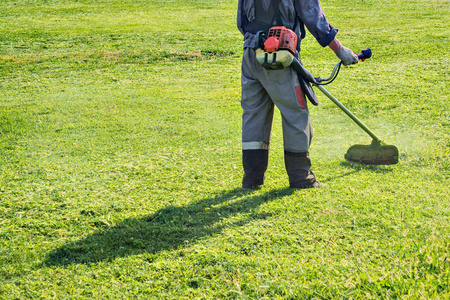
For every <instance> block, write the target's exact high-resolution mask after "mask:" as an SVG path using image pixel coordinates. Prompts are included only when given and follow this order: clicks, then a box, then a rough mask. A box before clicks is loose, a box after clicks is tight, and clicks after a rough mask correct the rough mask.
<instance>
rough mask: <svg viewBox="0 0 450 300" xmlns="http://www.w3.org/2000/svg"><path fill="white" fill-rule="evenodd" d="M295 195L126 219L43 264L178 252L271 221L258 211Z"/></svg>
mask: <svg viewBox="0 0 450 300" xmlns="http://www.w3.org/2000/svg"><path fill="white" fill-rule="evenodd" d="M292 193H293V190H291V189H289V188H284V189H277V190H271V191H268V192H266V193H264V194H259V193H246V192H242V191H241V190H240V189H239V190H238V189H236V190H232V191H230V192H227V193H225V194H221V195H217V196H215V197H210V198H206V199H203V200H200V201H197V202H192V203H189V204H188V205H185V206H173V205H170V206H167V207H165V208H163V209H161V210H159V211H157V212H155V213H153V214H151V215H150V216H144V217H142V218H131V219H126V220H124V221H123V222H121V223H120V224H118V225H116V226H114V227H111V228H108V229H105V230H101V231H98V232H95V233H93V234H91V235H89V236H87V237H85V238H83V239H80V240H78V241H75V242H72V243H69V244H66V245H63V246H62V247H60V248H57V249H55V250H53V251H52V252H51V253H49V254H48V255H47V257H46V259H45V261H44V263H43V264H44V265H45V266H64V265H70V264H92V263H97V262H101V261H112V260H113V259H115V258H119V257H126V256H130V255H137V254H142V253H150V254H157V253H158V252H161V251H165V250H172V249H178V248H179V247H180V246H183V245H186V244H190V243H193V242H195V241H197V240H198V239H200V238H203V237H207V236H211V235H214V234H217V233H219V232H221V231H222V230H223V229H224V228H228V227H232V226H242V225H245V224H247V223H248V222H251V221H252V220H255V219H264V218H267V217H270V216H271V213H267V212H265V213H260V212H258V211H257V210H256V209H257V208H258V207H259V206H260V205H261V204H263V203H266V202H269V201H273V200H276V199H279V198H282V197H284V196H287V195H290V194H292ZM238 214H244V215H246V217H245V218H243V219H242V218H236V219H238V221H233V218H232V217H233V216H236V215H238Z"/></svg>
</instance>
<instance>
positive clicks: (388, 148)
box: [345, 140, 398, 165]
mask: <svg viewBox="0 0 450 300" xmlns="http://www.w3.org/2000/svg"><path fill="white" fill-rule="evenodd" d="M345 159H346V160H347V161H348V162H351V163H356V164H363V165H394V164H396V163H398V149H397V147H395V146H393V145H383V144H381V143H380V142H379V141H376V140H373V141H372V144H370V145H353V146H351V147H350V148H349V149H348V150H347V153H346V154H345Z"/></svg>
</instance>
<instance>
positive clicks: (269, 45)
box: [264, 26, 297, 54]
mask: <svg viewBox="0 0 450 300" xmlns="http://www.w3.org/2000/svg"><path fill="white" fill-rule="evenodd" d="M264 48H265V50H266V51H267V52H275V51H278V50H288V51H289V52H291V53H292V54H295V51H296V50H297V35H296V34H295V32H293V31H292V30H290V29H287V28H286V27H284V26H274V27H272V28H270V30H269V34H268V38H267V40H266V42H265V43H264Z"/></svg>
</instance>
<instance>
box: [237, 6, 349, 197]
mask: <svg viewBox="0 0 450 300" xmlns="http://www.w3.org/2000/svg"><path fill="white" fill-rule="evenodd" d="M237 26H238V28H239V30H240V31H241V33H242V34H243V35H244V54H243V59H242V74H241V86H242V97H241V105H242V108H243V116H242V161H243V167H244V177H243V180H242V188H243V189H245V190H247V189H257V188H258V187H259V186H260V185H262V184H263V183H264V173H265V171H266V170H267V165H268V159H269V143H270V134H271V128H272V120H273V113H274V105H276V106H277V107H278V109H279V110H280V112H281V116H282V129H283V143H284V160H285V167H286V171H287V174H288V176H289V186H290V187H291V188H293V189H302V188H311V187H317V186H319V185H320V183H319V182H318V181H317V180H316V177H315V175H314V173H313V172H312V171H311V160H310V157H309V146H310V144H311V139H312V127H311V120H310V118H309V111H308V108H307V106H306V101H305V95H304V91H302V90H301V88H300V82H299V78H298V76H297V74H296V72H295V71H294V70H293V69H292V68H290V67H289V68H285V69H281V70H266V69H264V68H263V67H262V66H261V65H260V64H259V63H258V62H257V60H256V54H255V51H254V50H253V48H255V46H257V44H258V41H257V38H256V33H257V32H258V31H261V30H262V31H264V32H266V33H267V32H268V31H269V29H270V28H271V27H273V26H285V27H286V28H288V29H291V30H292V31H294V32H295V33H296V34H297V37H298V45H297V49H298V51H300V44H301V40H302V38H304V37H305V26H306V28H307V29H308V31H309V32H310V33H311V34H312V35H313V36H314V37H315V38H316V40H317V41H318V42H319V44H320V45H321V46H322V47H326V46H328V47H330V48H331V49H332V50H333V51H334V52H335V53H336V55H337V57H338V58H339V59H340V60H341V61H342V62H343V64H344V65H349V64H355V63H357V62H358V58H357V56H356V55H355V54H354V53H353V52H352V51H351V50H350V49H347V48H345V47H343V46H342V45H341V44H340V42H339V41H338V39H337V38H336V34H337V31H338V29H336V28H335V27H333V26H332V25H331V24H330V23H329V22H328V20H327V19H326V17H325V14H324V13H323V11H322V8H321V7H320V4H319V0H239V3H238V13H237Z"/></svg>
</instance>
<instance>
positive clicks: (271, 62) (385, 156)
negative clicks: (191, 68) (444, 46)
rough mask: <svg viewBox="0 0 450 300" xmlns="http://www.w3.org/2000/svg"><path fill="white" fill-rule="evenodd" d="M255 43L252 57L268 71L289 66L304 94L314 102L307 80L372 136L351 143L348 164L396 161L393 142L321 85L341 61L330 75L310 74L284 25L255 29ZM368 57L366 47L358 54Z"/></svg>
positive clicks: (375, 163) (334, 76) (331, 77)
mask: <svg viewBox="0 0 450 300" xmlns="http://www.w3.org/2000/svg"><path fill="white" fill-rule="evenodd" d="M257 38H258V40H259V45H258V46H257V47H256V48H255V51H256V58H257V60H258V61H259V63H260V64H261V65H262V66H263V67H264V68H265V69H268V70H277V69H283V68H286V67H289V66H290V67H292V68H293V69H294V70H295V71H296V72H297V73H298V74H299V75H300V76H299V79H300V84H301V85H302V89H303V90H304V92H305V94H306V96H307V97H308V98H309V99H310V100H311V102H312V103H313V104H314V105H317V104H318V102H317V98H316V97H315V94H314V92H313V91H312V89H311V86H310V85H309V83H311V84H312V85H313V86H314V87H317V88H318V89H319V90H320V91H321V92H322V93H324V94H325V96H327V97H328V98H329V99H330V100H331V101H333V103H334V104H336V105H337V106H338V107H339V108H340V109H341V110H342V111H343V112H345V113H346V114H347V116H349V117H350V118H351V119H352V120H353V121H354V122H355V123H356V124H357V125H358V126H359V127H361V128H362V129H363V130H364V131H365V132H366V133H367V134H369V135H370V137H372V139H373V140H372V143H371V144H370V145H353V146H351V147H350V148H349V149H348V150H347V153H346V154H345V159H346V160H347V161H349V162H351V163H359V164H365V165H391V164H396V163H398V149H397V147H395V146H393V145H387V144H386V143H384V142H383V141H382V140H381V139H380V138H379V137H378V136H376V135H375V134H374V133H373V132H372V131H371V130H370V129H369V128H368V127H367V126H366V125H365V124H364V123H363V122H361V121H360V120H359V119H358V118H357V117H356V116H355V115H354V114H353V113H352V112H351V111H349V110H348V109H347V108H346V107H345V106H344V105H342V103H340V102H339V101H338V100H337V99H336V98H335V97H333V95H331V94H330V93H329V92H328V91H327V90H326V89H325V88H324V87H323V86H324V85H327V84H330V83H331V82H333V80H334V79H336V77H337V75H338V74H339V70H340V68H341V65H342V62H339V63H338V64H336V66H335V67H334V69H333V72H332V73H331V76H330V77H328V78H325V79H322V78H320V77H314V76H313V75H312V74H311V73H310V72H309V71H308V70H307V69H306V68H305V67H303V65H302V64H301V62H300V61H299V60H298V59H297V58H296V55H297V53H296V48H297V35H296V34H295V33H294V32H293V31H292V30H289V29H287V28H286V27H284V26H276V27H272V28H271V29H270V30H269V33H268V35H267V36H266V34H265V33H264V32H262V31H260V32H258V34H257ZM371 56H372V51H371V50H370V49H365V50H363V51H361V53H360V54H358V58H359V59H360V60H361V61H364V60H366V59H367V58H370V57H371Z"/></svg>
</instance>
